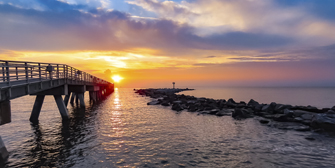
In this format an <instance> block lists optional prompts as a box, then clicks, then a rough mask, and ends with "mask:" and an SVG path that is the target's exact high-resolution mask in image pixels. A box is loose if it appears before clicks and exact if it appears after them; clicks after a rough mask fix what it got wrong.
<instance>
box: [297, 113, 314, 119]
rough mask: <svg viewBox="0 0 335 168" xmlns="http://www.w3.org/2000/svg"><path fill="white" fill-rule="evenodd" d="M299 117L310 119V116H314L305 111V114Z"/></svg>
mask: <svg viewBox="0 0 335 168" xmlns="http://www.w3.org/2000/svg"><path fill="white" fill-rule="evenodd" d="M300 117H301V118H302V119H304V120H312V118H313V117H314V115H313V114H308V113H306V114H303V115H301V116H300Z"/></svg>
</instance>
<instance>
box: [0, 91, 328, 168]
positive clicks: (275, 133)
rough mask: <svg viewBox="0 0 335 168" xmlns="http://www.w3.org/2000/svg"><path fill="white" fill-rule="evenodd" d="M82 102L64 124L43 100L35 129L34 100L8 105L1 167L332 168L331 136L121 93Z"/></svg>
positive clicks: (52, 104) (1, 128)
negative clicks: (198, 111)
mask: <svg viewBox="0 0 335 168" xmlns="http://www.w3.org/2000/svg"><path fill="white" fill-rule="evenodd" d="M201 92H202V91H201V90H200V89H199V90H197V91H195V92H194V94H199V95H201ZM220 92H221V91H220ZM245 92H246V91H244V92H241V93H244V94H247V93H245ZM184 93H186V92H184ZM188 93H191V92H188ZM215 93H218V91H217V92H215ZM224 95H225V96H224V97H226V96H227V97H230V96H235V97H236V100H244V99H249V98H248V97H247V96H245V97H243V96H242V97H238V96H237V95H233V94H231V95H228V94H224ZM333 95H334V94H333ZM202 96H206V95H202ZM87 97H88V96H87V95H86V97H85V98H86V101H87V102H86V104H87V107H86V108H85V109H80V108H77V107H72V106H70V105H69V106H68V109H69V113H70V120H69V121H62V119H61V117H60V114H59V112H58V110H57V106H56V103H55V102H54V100H53V98H52V97H47V98H46V100H45V103H44V105H43V107H42V112H41V115H40V122H39V123H38V124H31V123H30V122H29V116H30V112H31V109H32V106H33V102H34V97H30V96H26V97H22V98H18V99H15V100H12V102H11V103H12V123H9V124H6V125H2V126H0V135H1V137H2V139H3V140H4V143H5V145H6V146H7V149H8V151H9V152H10V156H9V159H8V162H7V163H5V164H2V165H0V167H42V166H48V167H157V168H160V167H173V168H175V167H205V168H208V167H265V168H271V167H335V162H334V160H335V136H333V135H328V134H319V133H313V132H297V131H291V130H279V129H276V128H272V127H267V126H263V125H261V124H260V123H259V122H258V121H257V120H256V119H253V118H251V119H246V120H234V119H232V118H231V117H230V116H224V117H217V116H212V115H197V114H196V113H189V112H185V111H184V112H181V113H176V112H174V111H172V110H171V109H170V108H171V107H163V106H147V104H146V103H147V102H149V101H150V100H151V99H150V98H148V97H142V96H140V95H137V94H135V93H134V92H133V90H132V89H127V88H124V89H123V88H122V89H118V90H116V91H115V93H113V94H112V95H110V96H109V97H108V98H107V99H106V100H105V101H103V102H101V103H99V104H95V105H90V104H89V102H88V99H87ZM213 97H214V96H213ZM235 97H234V98H235ZM261 97H262V96H260V97H259V99H257V98H256V97H252V98H255V99H257V100H259V101H260V99H261ZM264 100H267V99H264ZM283 100H285V99H283ZM269 101H270V100H269ZM271 101H272V100H271ZM274 101H276V100H274ZM278 101H279V99H278ZM284 103H285V102H284ZM288 103H290V102H288ZM291 103H292V102H291ZM298 103H299V102H298ZM302 103H308V102H302ZM316 105H318V104H316ZM320 105H322V104H320ZM306 137H314V138H315V140H314V141H309V140H307V139H305V138H306Z"/></svg>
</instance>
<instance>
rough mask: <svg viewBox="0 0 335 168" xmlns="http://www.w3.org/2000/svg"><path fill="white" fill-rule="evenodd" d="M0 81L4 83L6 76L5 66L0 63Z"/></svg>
mask: <svg viewBox="0 0 335 168" xmlns="http://www.w3.org/2000/svg"><path fill="white" fill-rule="evenodd" d="M1 65H2V81H3V82H5V81H6V77H5V76H6V75H5V65H4V64H3V63H2V64H1Z"/></svg>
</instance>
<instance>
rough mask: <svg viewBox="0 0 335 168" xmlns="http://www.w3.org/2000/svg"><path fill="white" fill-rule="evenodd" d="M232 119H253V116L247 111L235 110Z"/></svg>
mask: <svg viewBox="0 0 335 168" xmlns="http://www.w3.org/2000/svg"><path fill="white" fill-rule="evenodd" d="M232 117H233V118H235V119H243V118H250V117H252V114H251V113H250V112H249V111H248V110H247V109H243V108H242V109H241V108H235V110H234V111H233V113H232Z"/></svg>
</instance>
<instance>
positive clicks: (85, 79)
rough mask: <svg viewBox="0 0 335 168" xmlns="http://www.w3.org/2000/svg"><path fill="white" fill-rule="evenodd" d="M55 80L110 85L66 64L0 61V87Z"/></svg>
mask: <svg viewBox="0 0 335 168" xmlns="http://www.w3.org/2000/svg"><path fill="white" fill-rule="evenodd" d="M57 79H65V80H66V81H67V83H70V84H86V83H92V84H109V83H110V82H108V81H105V80H103V79H100V78H98V77H95V76H93V75H91V74H89V73H86V72H84V71H81V70H79V69H76V68H74V67H71V66H68V65H66V64H53V63H39V62H20V61H6V60H0V87H5V86H9V87H10V86H13V85H14V86H15V85H22V84H27V83H34V82H41V81H46V80H57Z"/></svg>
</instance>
